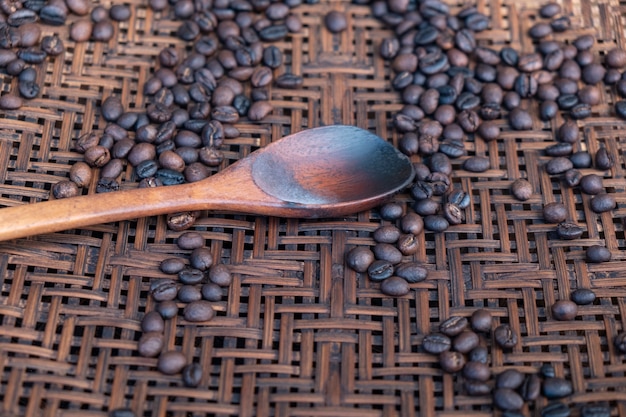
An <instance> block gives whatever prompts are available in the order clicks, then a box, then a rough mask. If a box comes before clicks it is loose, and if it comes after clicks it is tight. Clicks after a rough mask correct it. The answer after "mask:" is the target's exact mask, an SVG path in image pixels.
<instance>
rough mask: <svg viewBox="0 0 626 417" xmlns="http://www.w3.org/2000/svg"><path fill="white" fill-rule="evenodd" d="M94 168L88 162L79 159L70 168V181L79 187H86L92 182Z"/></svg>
mask: <svg viewBox="0 0 626 417" xmlns="http://www.w3.org/2000/svg"><path fill="white" fill-rule="evenodd" d="M92 174H93V173H92V170H91V167H90V166H89V165H87V163H85V162H82V161H78V162H76V163H75V164H73V165H72V167H71V168H70V176H69V177H70V181H72V182H73V183H75V184H76V185H77V186H78V187H85V186H87V185H89V183H90V182H91V178H92V177H93V175H92Z"/></svg>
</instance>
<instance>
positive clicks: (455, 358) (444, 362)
mask: <svg viewBox="0 0 626 417" xmlns="http://www.w3.org/2000/svg"><path fill="white" fill-rule="evenodd" d="M466 362H467V360H466V359H465V356H464V355H463V354H462V353H461V352H455V351H452V350H448V351H445V352H441V354H439V366H441V369H443V370H444V371H445V372H448V373H456V372H459V371H461V370H462V369H463V367H464V366H465V364H466Z"/></svg>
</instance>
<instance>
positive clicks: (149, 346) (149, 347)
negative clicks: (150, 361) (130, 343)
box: [137, 332, 165, 358]
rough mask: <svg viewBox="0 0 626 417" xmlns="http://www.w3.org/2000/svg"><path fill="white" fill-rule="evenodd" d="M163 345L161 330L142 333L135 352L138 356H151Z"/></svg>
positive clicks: (159, 351)
mask: <svg viewBox="0 0 626 417" xmlns="http://www.w3.org/2000/svg"><path fill="white" fill-rule="evenodd" d="M164 345H165V338H164V336H163V333H162V332H148V333H143V334H142V335H141V337H140V338H139V341H138V342H137V352H138V353H139V355H140V356H143V357H146V358H153V357H155V356H157V355H158V354H159V353H161V350H162V349H163V346H164Z"/></svg>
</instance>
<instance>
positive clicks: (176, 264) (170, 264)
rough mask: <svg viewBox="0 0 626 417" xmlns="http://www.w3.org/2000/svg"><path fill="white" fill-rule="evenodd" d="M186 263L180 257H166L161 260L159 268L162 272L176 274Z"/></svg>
mask: <svg viewBox="0 0 626 417" xmlns="http://www.w3.org/2000/svg"><path fill="white" fill-rule="evenodd" d="M185 266H186V263H185V261H184V260H183V259H182V258H167V259H164V260H163V261H161V264H160V265H159V269H160V270H161V272H163V273H164V274H172V275H175V274H178V273H179V272H180V271H182V270H183V269H185Z"/></svg>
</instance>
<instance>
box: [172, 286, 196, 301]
mask: <svg viewBox="0 0 626 417" xmlns="http://www.w3.org/2000/svg"><path fill="white" fill-rule="evenodd" d="M176 298H178V301H180V302H182V303H191V302H192V301H198V300H201V299H202V293H201V292H200V288H198V287H197V286H195V285H181V286H180V288H179V289H178V295H177V296H176Z"/></svg>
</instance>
